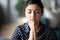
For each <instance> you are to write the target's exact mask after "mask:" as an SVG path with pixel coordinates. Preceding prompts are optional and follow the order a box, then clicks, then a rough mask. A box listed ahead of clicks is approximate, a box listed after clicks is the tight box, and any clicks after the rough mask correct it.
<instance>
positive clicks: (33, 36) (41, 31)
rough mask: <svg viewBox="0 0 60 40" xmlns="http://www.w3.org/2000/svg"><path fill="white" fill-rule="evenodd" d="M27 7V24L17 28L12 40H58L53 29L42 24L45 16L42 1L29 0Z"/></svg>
mask: <svg viewBox="0 0 60 40" xmlns="http://www.w3.org/2000/svg"><path fill="white" fill-rule="evenodd" d="M25 6H26V7H25V17H26V19H27V23H24V24H23V25H20V26H18V27H17V28H16V30H15V32H14V34H13V36H12V40H57V39H56V34H55V31H54V30H53V28H51V27H49V26H48V27H47V26H45V25H44V24H42V23H41V22H40V18H41V16H42V14H43V4H42V2H41V0H27V1H26V3H25Z"/></svg>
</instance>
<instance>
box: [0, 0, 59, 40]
mask: <svg viewBox="0 0 60 40" xmlns="http://www.w3.org/2000/svg"><path fill="white" fill-rule="evenodd" d="M25 1H26V0H0V40H4V39H5V40H6V39H10V38H11V37H12V34H13V32H14V30H15V29H16V27H17V26H18V25H21V24H23V23H25V22H27V21H26V19H25V16H24V11H23V10H24V2H25ZM42 3H43V5H44V13H43V15H42V17H41V22H42V23H43V24H45V25H47V26H51V27H53V28H54V30H55V32H56V34H57V39H58V40H60V0H42Z"/></svg>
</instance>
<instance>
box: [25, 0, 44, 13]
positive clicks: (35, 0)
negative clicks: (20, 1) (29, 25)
mask: <svg viewBox="0 0 60 40" xmlns="http://www.w3.org/2000/svg"><path fill="white" fill-rule="evenodd" d="M29 4H37V5H38V6H39V7H40V8H41V11H42V14H43V4H42V2H41V0H27V1H26V2H25V8H26V7H27V6H28V5H29Z"/></svg>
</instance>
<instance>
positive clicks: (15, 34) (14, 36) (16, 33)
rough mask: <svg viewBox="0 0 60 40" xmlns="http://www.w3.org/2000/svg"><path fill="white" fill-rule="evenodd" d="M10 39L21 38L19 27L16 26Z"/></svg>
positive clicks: (19, 39)
mask: <svg viewBox="0 0 60 40" xmlns="http://www.w3.org/2000/svg"><path fill="white" fill-rule="evenodd" d="M11 40H22V33H21V28H20V27H19V26H18V27H17V28H16V30H15V32H14V33H13V36H12V38H11Z"/></svg>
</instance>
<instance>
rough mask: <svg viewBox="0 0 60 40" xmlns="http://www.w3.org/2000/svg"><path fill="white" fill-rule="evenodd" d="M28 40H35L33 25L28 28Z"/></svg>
mask: <svg viewBox="0 0 60 40" xmlns="http://www.w3.org/2000/svg"><path fill="white" fill-rule="evenodd" d="M28 40H37V35H36V28H35V27H34V26H33V27H32V29H31V30H30V34H29V39H28Z"/></svg>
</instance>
